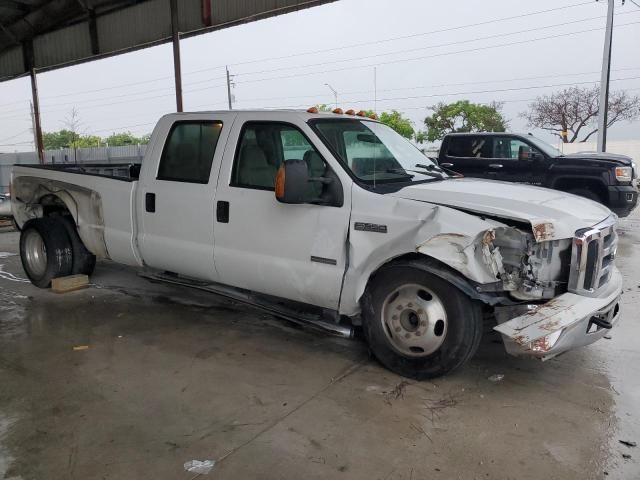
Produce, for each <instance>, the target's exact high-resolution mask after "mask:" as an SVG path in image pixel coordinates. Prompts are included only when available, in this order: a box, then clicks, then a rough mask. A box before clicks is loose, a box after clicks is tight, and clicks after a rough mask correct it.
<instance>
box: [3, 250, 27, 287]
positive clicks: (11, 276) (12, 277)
mask: <svg viewBox="0 0 640 480" xmlns="http://www.w3.org/2000/svg"><path fill="white" fill-rule="evenodd" d="M0 253H2V252H0ZM0 258H1V257H0ZM0 278H2V279H3V280H9V281H11V282H20V283H29V280H27V279H26V278H22V277H19V276H17V275H14V274H13V273H11V272H5V270H4V265H2V264H0Z"/></svg>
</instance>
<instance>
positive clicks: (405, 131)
mask: <svg viewBox="0 0 640 480" xmlns="http://www.w3.org/2000/svg"><path fill="white" fill-rule="evenodd" d="M380 121H381V122H382V123H384V124H385V125H388V126H390V127H391V128H393V129H394V130H395V131H396V132H398V133H399V134H400V135H402V136H403V137H404V138H408V139H412V138H413V136H414V134H415V130H414V129H413V122H412V121H411V120H409V119H408V118H405V117H403V116H402V114H401V113H400V112H398V111H397V110H391V111H390V112H382V113H381V114H380Z"/></svg>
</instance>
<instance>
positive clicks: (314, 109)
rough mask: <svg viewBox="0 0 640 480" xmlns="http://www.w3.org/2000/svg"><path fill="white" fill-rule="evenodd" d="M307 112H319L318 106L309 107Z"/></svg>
mask: <svg viewBox="0 0 640 480" xmlns="http://www.w3.org/2000/svg"><path fill="white" fill-rule="evenodd" d="M307 113H318V107H309V108H307Z"/></svg>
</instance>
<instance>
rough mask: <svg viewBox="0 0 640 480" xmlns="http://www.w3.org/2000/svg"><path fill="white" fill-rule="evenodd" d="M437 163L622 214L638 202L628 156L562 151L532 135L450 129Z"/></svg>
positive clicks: (466, 174) (633, 166)
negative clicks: (536, 187) (566, 195)
mask: <svg viewBox="0 0 640 480" xmlns="http://www.w3.org/2000/svg"><path fill="white" fill-rule="evenodd" d="M438 163H439V164H440V166H441V167H443V168H447V169H449V170H453V171H455V172H459V173H461V174H463V175H465V176H468V177H481V178H488V179H494V180H503V181H507V182H518V183H528V184H531V185H539V186H541V187H547V188H553V189H556V190H562V191H563V192H569V193H574V194H576V195H580V196H583V197H587V198H590V199H592V200H595V201H597V202H600V203H602V204H604V205H606V206H607V207H609V209H611V210H613V211H614V212H615V213H616V214H618V216H621V217H625V216H627V215H629V213H631V211H632V210H633V209H634V208H635V206H636V204H637V203H638V179H637V177H638V168H637V166H636V165H635V164H634V162H633V161H632V160H631V158H629V157H626V156H624V155H615V154H611V153H577V154H571V155H563V154H562V152H560V151H559V150H558V149H557V148H555V147H552V146H551V145H549V144H547V143H546V142H544V141H542V140H540V139H539V138H536V137H534V136H533V135H531V134H528V135H518V134H513V133H451V134H449V135H447V136H445V137H444V139H443V140H442V145H441V147H440V153H439V154H438Z"/></svg>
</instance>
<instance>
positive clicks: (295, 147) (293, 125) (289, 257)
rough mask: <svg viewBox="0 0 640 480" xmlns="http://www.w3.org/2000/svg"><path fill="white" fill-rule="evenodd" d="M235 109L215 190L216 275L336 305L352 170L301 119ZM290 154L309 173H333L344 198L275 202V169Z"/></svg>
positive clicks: (269, 291)
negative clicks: (331, 202)
mask: <svg viewBox="0 0 640 480" xmlns="http://www.w3.org/2000/svg"><path fill="white" fill-rule="evenodd" d="M238 115H239V116H238V119H237V120H236V123H235V124H234V127H233V131H232V132H231V136H230V141H229V143H228V146H227V150H226V152H225V161H224V163H223V166H222V169H221V172H220V179H219V182H218V187H217V191H216V204H217V206H218V209H219V212H220V214H219V215H218V216H217V220H216V224H215V228H214V236H215V256H216V269H217V271H218V274H219V278H220V282H222V283H224V284H227V285H231V286H235V287H239V288H244V289H247V290H251V291H254V292H259V293H263V294H267V295H272V296H275V297H282V298H286V299H289V300H295V301H298V302H302V303H305V304H310V305H316V306H320V307H324V308H328V309H337V308H338V303H339V299H340V291H341V287H342V279H343V275H344V272H345V266H346V262H347V234H348V228H349V214H350V206H351V189H350V179H349V177H348V176H347V174H346V173H345V172H344V170H341V169H340V167H339V166H338V165H337V164H335V163H336V161H335V159H333V157H331V154H330V153H329V152H328V150H327V149H326V147H324V145H322V144H321V143H320V142H319V141H318V140H317V138H316V137H315V134H314V133H313V131H312V130H311V129H310V128H309V126H308V125H307V124H306V123H305V122H304V121H303V120H302V119H299V120H298V119H292V117H291V116H290V115H289V116H287V117H286V120H287V121H286V122H285V121H278V122H275V121H273V114H268V113H266V114H261V113H253V114H249V113H246V114H242V113H240V114H238ZM312 138H313V139H314V140H315V143H314V141H313V140H311V139H312ZM289 160H304V161H305V162H306V163H307V168H308V170H309V173H310V176H311V177H326V176H327V173H328V172H329V170H331V172H333V173H335V174H336V175H335V177H336V178H335V181H338V182H339V183H340V185H338V187H339V188H340V191H341V192H342V196H343V201H342V203H341V205H339V206H337V205H333V206H329V205H323V204H315V203H308V204H307V203H305V204H284V203H280V202H278V201H277V199H276V198H275V193H274V184H275V176H276V172H277V170H278V168H279V167H280V165H281V164H282V163H283V162H286V161H289ZM340 175H342V176H341V177H340ZM313 185H314V184H312V183H310V186H311V187H313ZM317 186H319V187H321V184H318V185H317Z"/></svg>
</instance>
